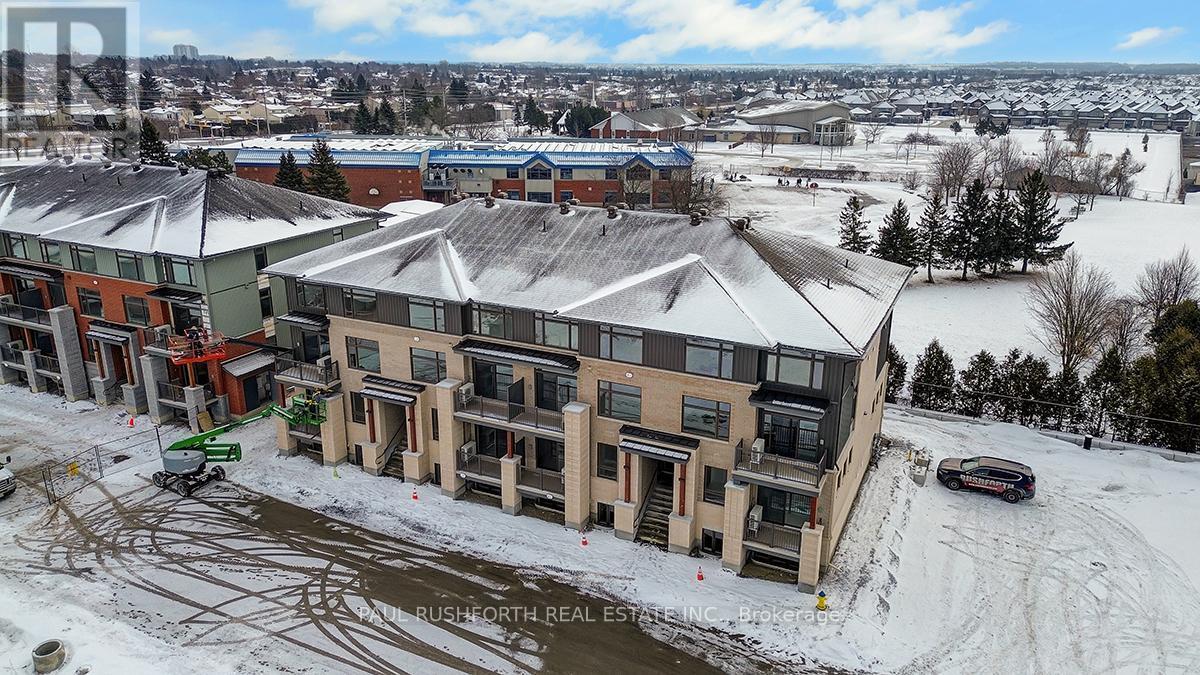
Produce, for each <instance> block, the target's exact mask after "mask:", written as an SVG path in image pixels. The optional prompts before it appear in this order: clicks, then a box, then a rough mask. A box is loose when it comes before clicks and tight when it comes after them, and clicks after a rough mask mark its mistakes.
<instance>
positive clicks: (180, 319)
mask: <svg viewBox="0 0 1200 675" xmlns="http://www.w3.org/2000/svg"><path fill="white" fill-rule="evenodd" d="M202 325H204V324H203V322H202V321H201V317H200V310H198V309H192V308H191V307H184V306H183V305H175V304H172V305H171V327H172V328H174V329H175V334H176V335H183V331H185V330H187V329H188V328H189V327H191V326H202Z"/></svg>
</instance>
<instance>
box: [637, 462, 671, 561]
mask: <svg viewBox="0 0 1200 675" xmlns="http://www.w3.org/2000/svg"><path fill="white" fill-rule="evenodd" d="M658 478H659V477H658V476H657V475H656V476H655V480H654V486H653V487H651V488H650V493H649V494H648V495H646V499H647V504H646V510H645V511H643V512H642V520H641V522H639V523H638V526H637V536H636V537H635V540H636V541H640V542H644V543H647V544H653V545H654V546H658V547H659V548H666V547H667V542H668V541H669V540H670V527H671V525H670V522H671V521H670V517H671V497H672V490H671V484H670V483H664V482H662V481H660V480H658Z"/></svg>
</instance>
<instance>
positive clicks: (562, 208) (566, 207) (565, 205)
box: [558, 201, 571, 216]
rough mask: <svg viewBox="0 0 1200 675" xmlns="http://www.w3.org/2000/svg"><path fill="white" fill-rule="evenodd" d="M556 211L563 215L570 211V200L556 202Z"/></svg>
mask: <svg viewBox="0 0 1200 675" xmlns="http://www.w3.org/2000/svg"><path fill="white" fill-rule="evenodd" d="M558 212H559V213H561V214H563V215H564V216H565V215H567V214H568V213H570V212H571V202H568V201H561V202H559V203H558Z"/></svg>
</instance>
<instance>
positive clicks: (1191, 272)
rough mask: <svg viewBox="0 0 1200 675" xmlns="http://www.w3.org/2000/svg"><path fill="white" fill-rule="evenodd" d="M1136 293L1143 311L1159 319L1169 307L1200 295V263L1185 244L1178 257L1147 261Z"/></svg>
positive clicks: (1135, 290)
mask: <svg viewBox="0 0 1200 675" xmlns="http://www.w3.org/2000/svg"><path fill="white" fill-rule="evenodd" d="M1134 294H1135V296H1136V297H1137V302H1138V306H1139V307H1141V308H1142V311H1144V312H1145V313H1146V314H1147V315H1148V316H1149V318H1150V319H1151V321H1157V320H1158V318H1159V317H1160V316H1162V313H1163V312H1164V311H1166V309H1167V308H1168V307H1171V306H1172V305H1178V304H1179V303H1181V302H1183V301H1184V300H1189V299H1193V300H1195V299H1200V267H1197V265H1196V261H1194V260H1192V256H1191V254H1190V253H1189V252H1188V250H1187V247H1184V248H1182V249H1180V250H1179V253H1177V254H1176V255H1175V257H1174V258H1168V259H1166V260H1158V261H1155V262H1152V263H1149V264H1147V265H1146V270H1145V271H1144V272H1142V273H1141V274H1139V275H1138V278H1137V283H1136V284H1135V286H1134Z"/></svg>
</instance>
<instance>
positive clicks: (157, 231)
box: [0, 161, 386, 258]
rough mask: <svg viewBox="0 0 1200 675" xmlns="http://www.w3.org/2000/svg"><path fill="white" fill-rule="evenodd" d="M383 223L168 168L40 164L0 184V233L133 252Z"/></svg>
mask: <svg viewBox="0 0 1200 675" xmlns="http://www.w3.org/2000/svg"><path fill="white" fill-rule="evenodd" d="M384 217H386V214H383V213H381V212H379V211H375V210H373V209H368V208H364V207H361V206H354V205H352V204H344V203H342V202H335V201H332V200H329V199H322V198H320V197H314V196H311V195H307V194H302V193H298V192H292V191H290V190H285V189H283V188H277V187H275V186H273V185H265V184H263V183H257V182H254V181H249V180H245V179H242V178H234V177H231V176H218V175H216V174H209V173H207V172H204V171H194V170H193V171H188V172H187V173H186V174H181V173H180V171H179V170H178V169H176V168H174V167H161V166H144V167H140V168H135V167H134V166H132V165H130V164H112V165H110V166H108V167H107V168H106V167H105V166H104V165H103V164H101V163H100V162H93V161H80V162H74V163H72V164H64V163H62V162H61V161H47V162H42V163H40V164H37V165H34V166H31V167H26V168H23V169H19V170H17V171H13V172H11V173H8V174H5V175H4V176H3V177H0V230H4V231H7V232H14V233H20V234H30V235H35V236H37V237H40V238H43V239H48V240H51V241H60V242H65V243H71V244H82V245H86V246H96V247H100V248H107V249H115V250H120V251H131V252H134V253H145V254H158V255H168V256H178V257H186V258H203V257H206V256H213V255H218V254H221V253H228V252H231V251H237V250H241V249H245V248H251V247H254V246H262V245H264V244H268V243H271V242H274V241H281V240H284V239H291V238H293V237H299V236H303V235H307V234H311V233H314V232H322V231H325V230H330V229H334V228H338V227H345V226H347V225H351V224H354V223H359V222H362V221H365V220H375V219H382V218H384Z"/></svg>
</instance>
